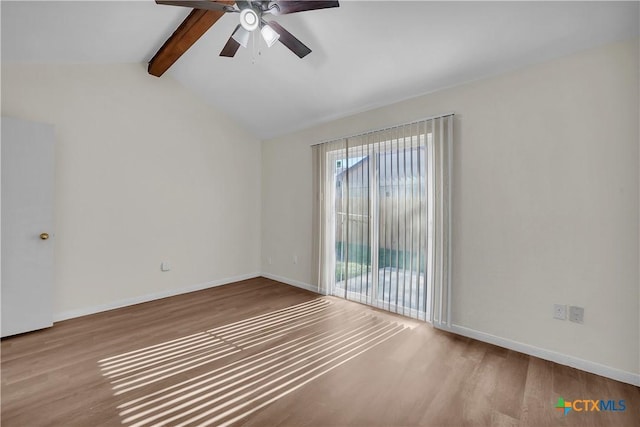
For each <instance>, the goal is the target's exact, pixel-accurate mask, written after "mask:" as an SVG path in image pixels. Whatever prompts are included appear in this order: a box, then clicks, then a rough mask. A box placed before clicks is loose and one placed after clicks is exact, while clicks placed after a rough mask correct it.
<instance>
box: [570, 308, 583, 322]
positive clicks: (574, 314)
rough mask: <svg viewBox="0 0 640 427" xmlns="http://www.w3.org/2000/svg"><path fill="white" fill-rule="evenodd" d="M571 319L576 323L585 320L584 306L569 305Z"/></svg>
mask: <svg viewBox="0 0 640 427" xmlns="http://www.w3.org/2000/svg"><path fill="white" fill-rule="evenodd" d="M569 320H570V321H572V322H575V323H583V322H584V307H577V306H574V305H572V306H571V307H569Z"/></svg>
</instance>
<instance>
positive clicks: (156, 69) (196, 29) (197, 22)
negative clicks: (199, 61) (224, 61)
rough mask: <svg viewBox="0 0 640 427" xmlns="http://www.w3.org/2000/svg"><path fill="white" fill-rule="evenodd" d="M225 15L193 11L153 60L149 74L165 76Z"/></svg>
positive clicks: (231, 3) (206, 11) (218, 12)
mask: <svg viewBox="0 0 640 427" xmlns="http://www.w3.org/2000/svg"><path fill="white" fill-rule="evenodd" d="M217 3H223V4H228V5H230V6H231V5H233V4H234V3H235V1H233V0H231V1H218V2H217ZM224 14H225V13H224V12H222V11H214V10H202V9H193V10H192V11H191V13H190V14H189V16H187V17H186V19H185V20H184V21H183V22H182V24H180V26H179V27H178V28H177V29H176V30H175V31H174V32H173V34H172V35H171V37H169V38H168V39H167V41H166V42H164V44H163V45H162V47H161V48H160V50H158V52H157V53H156V54H155V55H154V56H153V58H151V61H149V68H148V71H149V74H151V75H153V76H156V77H160V76H161V75H163V74H164V72H165V71H167V70H168V69H169V67H171V66H172V65H173V64H174V63H175V62H176V61H177V60H178V58H180V57H181V56H182V54H183V53H185V52H186V51H187V50H189V48H190V47H191V46H193V44H194V43H195V42H196V41H198V39H199V38H200V37H202V35H203V34H204V33H206V32H207V30H208V29H209V28H211V26H212V25H213V24H215V23H216V22H217V21H218V19H220V18H221V17H222V15H224Z"/></svg>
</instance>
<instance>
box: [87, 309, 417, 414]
mask: <svg viewBox="0 0 640 427" xmlns="http://www.w3.org/2000/svg"><path fill="white" fill-rule="evenodd" d="M331 322H334V323H331ZM335 322H339V323H335ZM336 325H339V327H336ZM407 327H411V326H410V325H406V324H403V322H395V321H392V320H390V319H388V318H386V317H385V316H378V315H376V313H374V312H372V311H370V310H347V309H346V308H345V307H344V305H342V304H337V305H336V304H333V302H331V301H330V300H329V299H327V298H318V299H315V300H313V301H310V302H306V303H303V304H298V305H294V306H291V307H288V308H286V309H282V310H277V311H274V312H271V313H267V314H264V315H260V316H255V317H252V318H249V319H245V320H242V321H239V322H235V323H232V324H229V325H225V326H222V327H219V328H213V329H210V330H207V331H204V332H202V333H198V334H192V335H189V336H186V337H183V338H179V339H175V340H171V341H167V342H165V343H162V344H157V345H153V346H149V347H146V348H143V349H139V350H135V351H132V352H128V353H124V354H121V355H118V356H114V357H110V358H106V359H103V360H101V361H100V362H99V364H100V367H101V369H102V372H103V374H104V375H105V376H106V377H107V378H109V379H110V381H111V383H112V385H113V388H114V393H115V394H116V395H123V394H125V393H130V392H133V393H132V394H133V395H132V396H131V399H130V400H126V399H125V402H124V403H122V404H120V405H119V406H118V409H119V410H120V415H121V417H122V419H123V423H124V424H125V425H129V426H131V427H142V426H164V425H171V426H186V425H199V426H207V425H212V424H215V425H229V424H232V423H234V422H237V421H239V420H241V419H242V418H244V417H246V416H248V415H249V414H251V413H253V412H255V411H257V410H259V409H261V408H263V407H264V406H266V405H268V404H270V403H272V402H274V401H275V400H277V399H279V398H281V397H283V396H285V395H287V394H289V393H291V392H293V391H295V390H297V389H298V388H300V387H302V386H304V385H305V384H307V383H309V382H310V381H313V380H314V379H316V378H318V377H320V376H322V375H324V374H325V373H327V372H329V371H331V370H333V369H335V368H337V367H339V366H341V365H343V364H345V363H347V362H349V361H350V360H352V359H354V358H355V357H357V356H359V355H361V354H362V353H364V352H366V351H368V350H369V349H371V348H373V347H375V346H377V345H379V344H381V343H383V342H385V341H387V340H388V339H390V338H391V337H393V336H395V335H397V334H398V333H400V332H402V331H403V330H405V329H406V328H407ZM276 338H279V340H278V341H277V342H272V343H271V344H272V345H270V346H267V348H266V349H264V350H262V351H258V352H257V353H251V352H250V351H248V349H249V348H251V347H255V346H258V345H262V344H266V343H269V342H270V341H274V340H276ZM257 350H260V349H257ZM254 351H255V350H254ZM240 352H246V353H247V355H246V356H245V357H243V358H241V359H239V360H236V359H237V357H235V358H234V359H233V361H229V362H228V363H224V361H221V359H223V358H225V357H227V356H231V355H233V354H236V353H240ZM215 361H218V362H217V363H213V362H215ZM210 363H211V364H212V366H211V370H207V371H206V372H205V373H202V374H199V375H194V376H193V377H189V376H188V374H186V375H187V376H186V379H185V374H184V373H185V372H187V371H189V370H192V369H195V368H199V367H202V366H204V365H207V364H210ZM154 383H159V384H156V385H155V386H152V387H149V389H150V390H151V391H150V392H149V393H147V394H143V395H142V396H140V392H144V390H139V391H138V390H137V389H140V388H142V387H147V386H150V385H152V384H154Z"/></svg>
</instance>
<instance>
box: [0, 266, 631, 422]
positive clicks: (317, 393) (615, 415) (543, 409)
mask: <svg viewBox="0 0 640 427" xmlns="http://www.w3.org/2000/svg"><path fill="white" fill-rule="evenodd" d="M1 359H2V381H1V385H2V390H1V392H2V394H1V401H2V410H1V416H0V418H1V419H0V421H1V423H2V426H3V427H4V426H9V427H11V426H19V427H24V426H28V427H39V426H64V427H67V426H82V427H84V426H91V427H93V426H126V427H134V426H135V427H143V426H151V425H169V426H171V425H177V424H179V423H185V425H246V426H332V425H341V426H381V427H382V426H456V427H459V426H484V425H486V426H531V427H533V426H536V427H541V426H616V427H617V426H637V425H640V423H639V422H638V421H639V419H640V413H639V412H638V408H640V389H639V388H638V387H634V386H631V385H628V384H622V383H619V382H616V381H612V380H609V379H606V378H603V377H599V376H596V375H592V374H588V373H585V372H582V371H578V370H576V369H573V368H569V367H566V366H561V365H557V364H555V363H552V362H547V361H544V360H541V359H537V358H534V357H530V356H527V355H523V354H520V353H517V352H513V351H510V350H507V349H504V348H500V347H496V346H493V345H489V344H486V343H482V342H479V341H476V340H473V339H469V338H465V337H461V336H457V335H454V334H450V333H447V332H443V331H439V330H435V329H433V328H432V327H430V326H429V325H428V324H425V323H420V322H415V321H413V320H410V319H406V318H403V317H399V316H396V315H392V314H388V313H385V312H381V311H379V310H375V309H371V308H369V307H366V306H363V305H360V304H355V303H351V302H347V301H344V300H342V299H339V298H334V297H320V296H318V295H316V294H313V293H311V292H307V291H304V290H301V289H298V288H293V287H290V286H287V285H284V284H281V283H278V282H274V281H272V280H269V279H265V278H256V279H250V280H245V281H242V282H238V283H235V284H232V285H227V286H221V287H217V288H212V289H207V290H204V291H199V292H193V293H190V294H185V295H179V296H175V297H171V298H165V299H161V300H157V301H152V302H149V303H144V304H138V305H135V306H131V307H126V308H122V309H118V310H112V311H109V312H104V313H98V314H95V315H91V316H85V317H82V318H77V319H71V320H68V321H64V322H58V323H56V324H55V325H54V327H52V328H49V329H47V330H42V331H37V332H33V333H29V334H22V335H19V336H15V337H10V338H7V339H3V340H2V355H1ZM558 397H564V398H566V399H579V398H580V399H582V398H584V399H605V398H606V399H609V398H610V399H615V400H624V401H625V402H626V405H627V410H626V411H623V412H611V411H610V412H599V413H577V412H576V413H569V414H568V415H566V416H565V415H563V414H562V413H561V412H560V411H558V410H556V409H555V408H554V406H555V403H556V402H557V399H558Z"/></svg>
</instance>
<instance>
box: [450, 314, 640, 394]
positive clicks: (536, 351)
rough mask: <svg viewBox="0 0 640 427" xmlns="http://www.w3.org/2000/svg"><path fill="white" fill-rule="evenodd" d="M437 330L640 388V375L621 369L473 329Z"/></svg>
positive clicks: (456, 326) (454, 327) (451, 328)
mask: <svg viewBox="0 0 640 427" xmlns="http://www.w3.org/2000/svg"><path fill="white" fill-rule="evenodd" d="M439 329H442V330H445V331H449V332H452V333H454V334H458V335H463V336H465V337H468V338H473V339H476V340H478V341H483V342H486V343H489V344H494V345H497V346H500V347H504V348H508V349H510V350H515V351H517V352H520V353H524V354H528V355H530V356H535V357H539V358H540V359H544V360H549V361H551V362H555V363H558V364H560V365H565V366H570V367H572V368H576V369H580V370H581V371H586V372H590V373H592V374H596V375H600V376H603V377H607V378H611V379H613V380H616V381H620V382H623V383H627V384H632V385H635V386H640V375H639V374H634V373H632V372H627V371H623V370H621V369H616V368H612V367H610V366H606V365H601V364H600V363H596V362H591V361H589V360H584V359H580V358H578V357H573V356H568V355H566V354H562V353H557V352H555V351H551V350H546V349H544V348H539V347H536V346H533V345H529V344H524V343H521V342H518V341H512V340H509V339H506V338H502V337H499V336H496V335H491V334H488V333H485V332H480V331H477V330H475V329H471V328H467V327H465V326H460V325H451V327H448V328H442V327H439Z"/></svg>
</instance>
